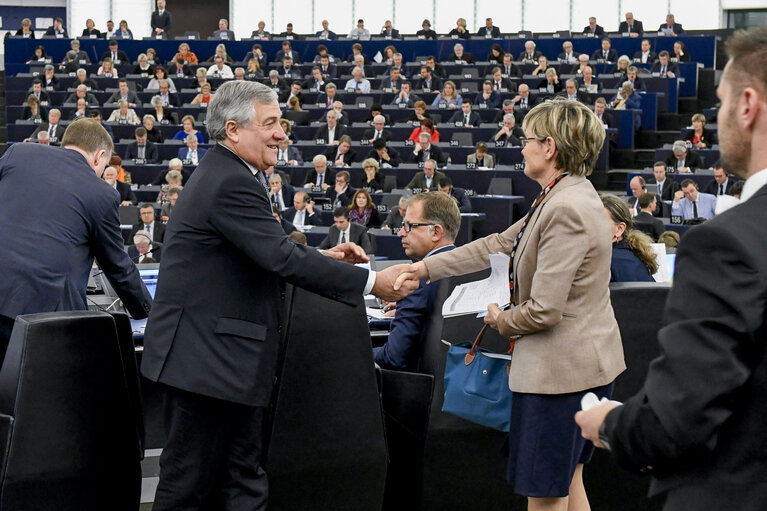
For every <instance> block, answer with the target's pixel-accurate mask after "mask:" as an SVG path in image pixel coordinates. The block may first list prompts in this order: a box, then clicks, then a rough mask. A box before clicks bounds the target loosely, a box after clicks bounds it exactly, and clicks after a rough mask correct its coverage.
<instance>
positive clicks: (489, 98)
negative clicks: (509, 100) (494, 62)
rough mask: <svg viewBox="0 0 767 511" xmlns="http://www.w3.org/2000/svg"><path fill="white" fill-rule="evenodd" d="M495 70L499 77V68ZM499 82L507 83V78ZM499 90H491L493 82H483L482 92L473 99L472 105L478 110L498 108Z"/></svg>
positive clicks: (499, 101) (499, 102) (499, 100)
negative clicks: (478, 108)
mask: <svg viewBox="0 0 767 511" xmlns="http://www.w3.org/2000/svg"><path fill="white" fill-rule="evenodd" d="M496 69H497V70H498V71H497V73H498V75H499V77H500V74H501V70H500V68H496ZM501 80H506V81H508V78H501ZM495 83H496V85H498V84H499V82H495ZM499 90H500V89H497V90H493V82H491V81H490V80H485V81H484V82H483V83H482V92H481V93H479V94H477V97H476V98H474V104H475V105H477V106H478V107H480V108H500V107H501V94H500V92H499ZM515 92H516V91H515Z"/></svg>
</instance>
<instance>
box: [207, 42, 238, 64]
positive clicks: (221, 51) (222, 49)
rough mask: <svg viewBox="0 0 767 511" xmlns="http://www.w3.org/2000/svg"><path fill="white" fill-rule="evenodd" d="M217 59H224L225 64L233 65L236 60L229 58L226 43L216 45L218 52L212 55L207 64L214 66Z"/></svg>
mask: <svg viewBox="0 0 767 511" xmlns="http://www.w3.org/2000/svg"><path fill="white" fill-rule="evenodd" d="M216 57H221V58H222V59H224V63H225V64H231V63H233V62H234V59H232V57H230V56H229V54H228V53H226V45H225V44H224V43H219V44H217V45H216V51H215V53H214V54H213V55H211V56H210V57H209V58H208V60H206V61H205V62H206V63H208V64H212V63H214V62H215V61H216Z"/></svg>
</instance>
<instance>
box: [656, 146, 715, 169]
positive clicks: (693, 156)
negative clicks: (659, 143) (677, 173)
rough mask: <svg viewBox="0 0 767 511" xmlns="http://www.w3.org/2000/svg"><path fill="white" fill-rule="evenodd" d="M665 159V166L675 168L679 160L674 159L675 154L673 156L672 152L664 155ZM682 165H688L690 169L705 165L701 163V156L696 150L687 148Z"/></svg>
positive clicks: (700, 167)
mask: <svg viewBox="0 0 767 511" xmlns="http://www.w3.org/2000/svg"><path fill="white" fill-rule="evenodd" d="M665 161H666V166H667V167H674V168H676V166H677V163H679V160H677V159H676V156H674V153H673V152H672V153H671V154H669V155H668V156H667V157H666V160H665ZM684 166H685V167H689V168H690V169H691V170H695V169H702V168H705V166H706V165H705V164H704V163H703V158H701V157H700V155H699V154H698V153H697V152H695V151H693V150H691V149H688V150H687V157H686V158H685V161H684Z"/></svg>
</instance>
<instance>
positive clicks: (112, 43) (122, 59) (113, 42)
mask: <svg viewBox="0 0 767 511" xmlns="http://www.w3.org/2000/svg"><path fill="white" fill-rule="evenodd" d="M106 59H109V60H111V61H112V64H113V65H115V66H116V65H118V64H125V63H127V62H130V61H129V60H128V54H127V53H125V52H124V51H122V50H121V49H120V48H119V43H118V42H117V39H110V40H109V51H106V52H104V53H103V54H102V55H101V61H102V62H103V61H104V60H106Z"/></svg>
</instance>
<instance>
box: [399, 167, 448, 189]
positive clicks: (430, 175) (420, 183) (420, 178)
mask: <svg viewBox="0 0 767 511" xmlns="http://www.w3.org/2000/svg"><path fill="white" fill-rule="evenodd" d="M443 177H445V174H443V173H442V172H440V171H438V170H437V162H436V161H434V160H426V161H425V162H424V164H423V170H422V171H421V172H418V173H416V175H415V176H413V179H411V180H410V182H409V183H408V184H407V186H406V188H409V189H410V190H413V192H414V193H420V192H425V191H437V183H438V182H439V179H440V178H443Z"/></svg>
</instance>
